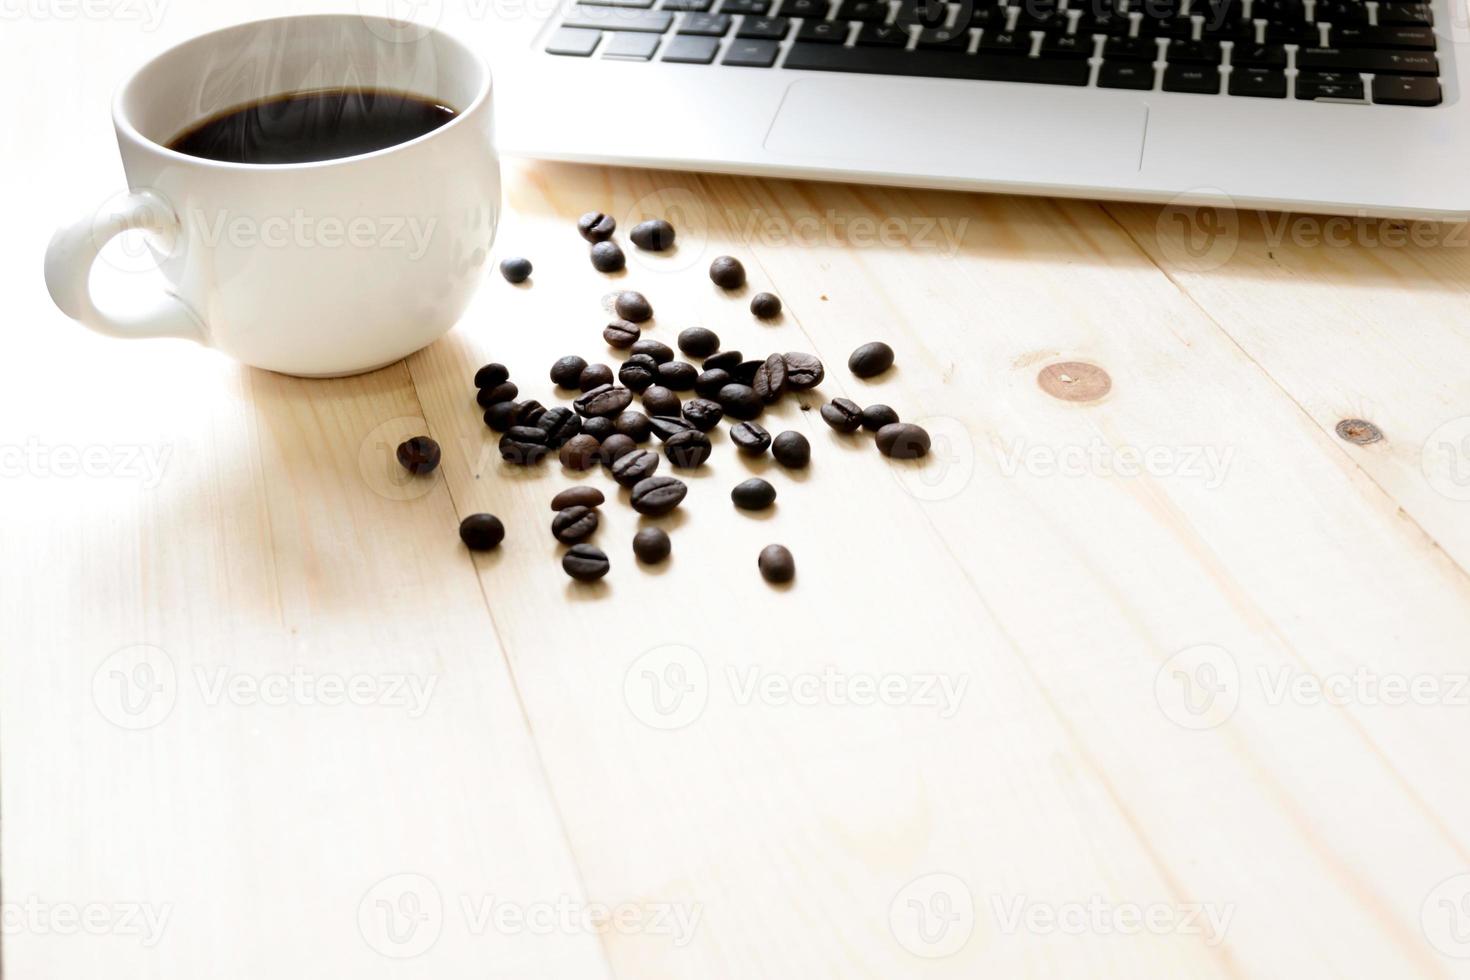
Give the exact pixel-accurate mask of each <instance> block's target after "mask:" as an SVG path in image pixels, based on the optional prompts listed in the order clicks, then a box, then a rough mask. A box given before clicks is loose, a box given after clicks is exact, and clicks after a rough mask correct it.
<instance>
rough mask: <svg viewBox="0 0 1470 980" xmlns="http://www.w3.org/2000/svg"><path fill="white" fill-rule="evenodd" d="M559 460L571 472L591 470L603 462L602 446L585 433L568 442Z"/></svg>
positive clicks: (562, 449)
mask: <svg viewBox="0 0 1470 980" xmlns="http://www.w3.org/2000/svg"><path fill="white" fill-rule="evenodd" d="M559 458H560V459H561V465H563V466H565V467H566V468H567V469H569V470H590V469H592V467H594V466H596V465H597V464H598V463H600V462H601V461H602V446H601V445H600V444H599V443H598V441H597V440H596V439H594V438H592V437H591V436H589V435H587V434H586V433H585V432H584V433H582V434H581V435H575V436H572V437H571V438H570V439H568V440H567V441H566V444H565V445H563V446H562V447H561V455H560V457H559Z"/></svg>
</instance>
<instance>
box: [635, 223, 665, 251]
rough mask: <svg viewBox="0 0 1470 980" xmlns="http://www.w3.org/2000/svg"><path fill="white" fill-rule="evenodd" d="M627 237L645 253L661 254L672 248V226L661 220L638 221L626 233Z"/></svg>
mask: <svg viewBox="0 0 1470 980" xmlns="http://www.w3.org/2000/svg"><path fill="white" fill-rule="evenodd" d="M628 237H629V238H631V239H632V240H633V244H634V245H637V246H638V247H639V248H641V249H643V250H644V251H645V252H662V251H664V250H666V249H670V248H673V247H674V226H673V225H671V224H669V223H668V222H667V221H665V220H663V219H662V218H654V219H653V220H652V221H640V222H639V223H638V224H636V225H634V226H633V230H632V231H630V232H628Z"/></svg>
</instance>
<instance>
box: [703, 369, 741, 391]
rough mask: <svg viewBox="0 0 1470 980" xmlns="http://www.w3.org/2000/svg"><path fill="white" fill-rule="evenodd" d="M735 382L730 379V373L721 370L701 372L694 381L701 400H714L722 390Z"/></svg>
mask: <svg viewBox="0 0 1470 980" xmlns="http://www.w3.org/2000/svg"><path fill="white" fill-rule="evenodd" d="M734 380H735V379H734V378H732V377H730V372H729V371H722V370H721V369H719V368H715V369H714V370H712V371H701V372H700V374H699V376H698V377H697V378H695V379H694V391H695V394H697V395H699V396H700V397H701V398H714V397H715V396H716V395H718V394H719V393H720V389H721V388H723V387H725V385H727V384H729V383H730V382H732V381H734Z"/></svg>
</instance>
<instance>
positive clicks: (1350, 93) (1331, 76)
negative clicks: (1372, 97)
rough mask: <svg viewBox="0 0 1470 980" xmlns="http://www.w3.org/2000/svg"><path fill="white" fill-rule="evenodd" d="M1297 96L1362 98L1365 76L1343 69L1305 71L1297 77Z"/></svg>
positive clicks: (1300, 97)
mask: <svg viewBox="0 0 1470 980" xmlns="http://www.w3.org/2000/svg"><path fill="white" fill-rule="evenodd" d="M1296 97H1297V98H1298V99H1302V100H1304V101H1312V100H1314V99H1362V98H1363V76H1362V75H1357V74H1350V73H1348V72H1342V71H1318V72H1303V73H1302V74H1300V75H1297V77H1296Z"/></svg>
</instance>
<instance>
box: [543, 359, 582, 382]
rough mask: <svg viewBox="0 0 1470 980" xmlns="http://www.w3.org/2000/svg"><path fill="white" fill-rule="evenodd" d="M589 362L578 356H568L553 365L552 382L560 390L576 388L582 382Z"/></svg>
mask: <svg viewBox="0 0 1470 980" xmlns="http://www.w3.org/2000/svg"><path fill="white" fill-rule="evenodd" d="M586 368H587V361H586V360H585V359H584V358H581V357H578V356H577V355H576V354H568V355H567V356H566V357H563V358H562V359H561V360H559V361H557V362H556V363H555V364H553V365H551V382H552V384H554V385H556V386H557V387H558V388H575V387H577V385H578V383H579V382H580V381H581V380H582V372H583V371H584V370H586Z"/></svg>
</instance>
